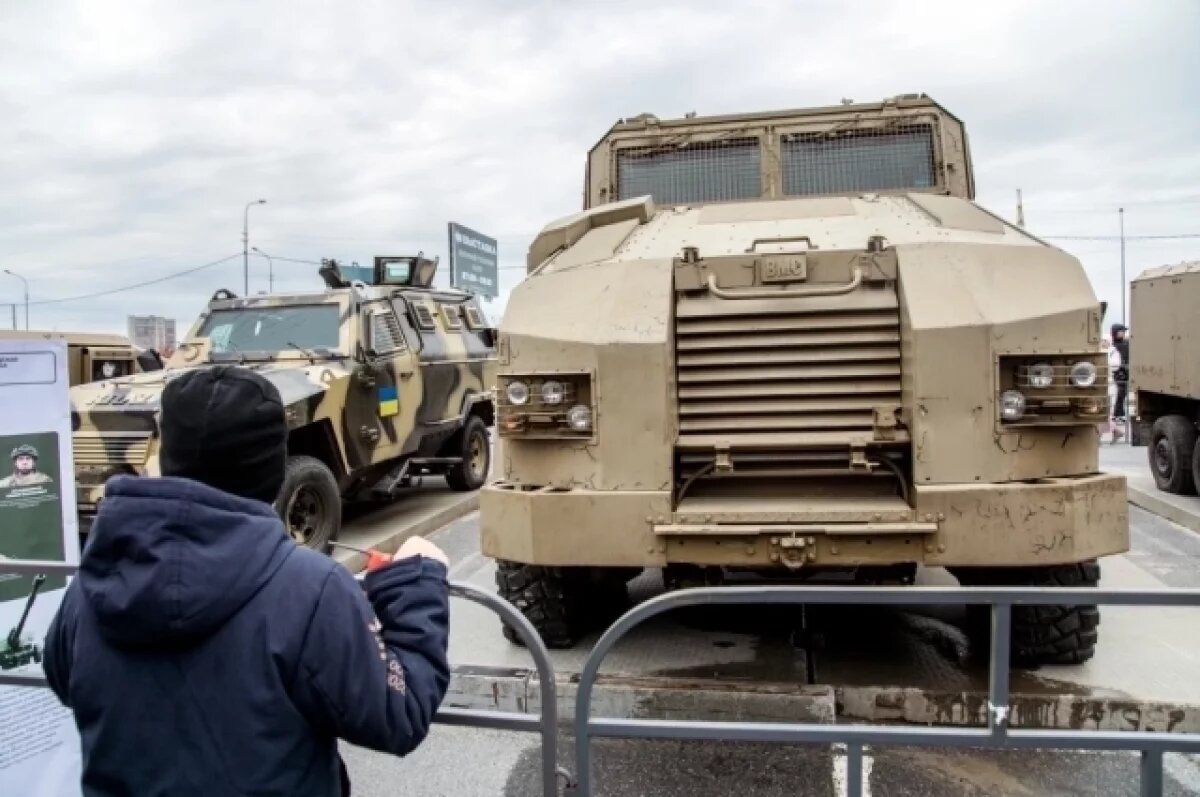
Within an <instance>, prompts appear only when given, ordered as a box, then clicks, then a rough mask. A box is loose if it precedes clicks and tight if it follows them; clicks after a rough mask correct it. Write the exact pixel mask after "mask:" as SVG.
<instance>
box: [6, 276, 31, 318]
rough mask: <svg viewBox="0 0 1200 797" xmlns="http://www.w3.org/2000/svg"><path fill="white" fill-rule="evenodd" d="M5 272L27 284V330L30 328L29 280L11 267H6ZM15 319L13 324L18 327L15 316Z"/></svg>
mask: <svg viewBox="0 0 1200 797" xmlns="http://www.w3.org/2000/svg"><path fill="white" fill-rule="evenodd" d="M4 273H5V274H7V275H8V276H10V277H16V278H17V279H19V280H20V281H21V282H22V284H24V286H25V329H26V330H28V329H29V280H27V279H25V278H24V277H22V276H21V275H20V274H18V273H17V272H15V271H10V270H9V269H7V268H6V269H4ZM13 312H14V315H15V313H16V311H15V310H14V311H13ZM13 321H14V323H13V326H14V327H16V323H15V322H16V319H15V318H14V319H13Z"/></svg>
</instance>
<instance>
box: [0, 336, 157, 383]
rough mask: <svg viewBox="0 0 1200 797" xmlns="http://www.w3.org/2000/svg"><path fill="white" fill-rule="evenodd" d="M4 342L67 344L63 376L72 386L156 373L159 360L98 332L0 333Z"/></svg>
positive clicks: (154, 355)
mask: <svg viewBox="0 0 1200 797" xmlns="http://www.w3.org/2000/svg"><path fill="white" fill-rule="evenodd" d="M5 340H61V341H65V342H66V344H67V377H68V379H69V381H70V384H71V385H72V386H74V385H82V384H86V383H88V382H100V381H103V380H105V379H114V378H116V377H119V376H129V375H130V374H138V373H145V372H148V371H157V370H159V369H160V368H162V365H163V364H162V360H161V359H160V358H159V357H158V354H157V353H156V352H154V351H151V350H142V349H139V348H138V347H136V346H134V345H133V344H132V343H131V342H130V341H129V338H126V337H122V336H121V335H106V334H104V333H100V332H29V331H24V332H22V331H8V332H0V341H5Z"/></svg>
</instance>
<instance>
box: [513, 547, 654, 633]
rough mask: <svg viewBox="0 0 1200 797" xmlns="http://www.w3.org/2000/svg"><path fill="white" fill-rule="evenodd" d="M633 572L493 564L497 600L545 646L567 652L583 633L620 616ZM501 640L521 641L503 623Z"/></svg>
mask: <svg viewBox="0 0 1200 797" xmlns="http://www.w3.org/2000/svg"><path fill="white" fill-rule="evenodd" d="M637 572H638V571H636V570H630V569H626V568H607V567H539V566H537V565H525V564H521V563H519V562H506V561H498V562H497V568H496V585H497V586H498V587H499V592H500V597H502V598H504V599H505V600H507V601H508V602H509V603H511V604H513V605H514V606H516V607H517V608H518V609H520V610H521V613H522V614H523V615H525V617H526V619H528V620H529V622H531V623H532V624H533V627H534V628H536V629H537V632H538V635H539V636H540V637H541V638H542V642H543V643H545V645H546V647H548V648H569V647H571V646H572V645H574V644H575V643H576V642H577V641H579V638H580V637H581V636H582V635H583V634H585V633H586V632H588V631H590V630H592V629H594V628H597V627H601V626H604V625H606V624H607V623H610V622H612V621H613V620H615V619H616V618H617V617H619V616H620V614H621V612H622V611H624V610H625V607H626V604H627V603H628V597H629V596H628V591H627V590H626V586H625V585H626V582H627V581H628V580H629V579H630V578H631V577H632V576H633V575H636V573H637ZM503 631H504V636H505V638H506V639H508V641H510V642H513V643H515V644H518V645H523V644H524V642H523V641H522V640H521V637H520V636H519V635H518V634H517V632H516V630H515V629H513V628H511V627H510V626H509V625H508V624H507V623H505V624H504V628H503Z"/></svg>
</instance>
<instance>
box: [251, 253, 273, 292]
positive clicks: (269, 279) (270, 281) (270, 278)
mask: <svg viewBox="0 0 1200 797" xmlns="http://www.w3.org/2000/svg"><path fill="white" fill-rule="evenodd" d="M250 248H251V249H252V250H253V251H255V252H257V253H258V254H260V255H262V256H263V257H265V258H266V259H267V293H274V292H275V261H274V259H272V257H271V256H270V255H268V254H267V253H266V252H264V251H263V250H261V249H259V248H258V247H257V246H252V247H250Z"/></svg>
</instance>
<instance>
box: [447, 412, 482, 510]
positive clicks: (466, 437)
mask: <svg viewBox="0 0 1200 797" xmlns="http://www.w3.org/2000/svg"><path fill="white" fill-rule="evenodd" d="M455 441H456V445H453V446H452V450H451V451H450V456H454V457H462V462H459V463H458V464H457V465H451V466H450V469H449V470H447V471H446V483H447V484H449V485H450V489H451V490H458V491H459V492H468V491H470V490H478V489H479V488H480V487H482V486H483V484H484V482H486V481H487V476H488V469H489V468H490V467H491V464H492V446H491V441H490V440H488V433H487V426H485V425H484V423H483V419H482V418H480V417H479V416H478V415H472V416H471V417H470V418H469V419H468V420H467V425H466V426H464V427H463V429H462V432H460V433H459V434H458V435H456V436H455Z"/></svg>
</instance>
